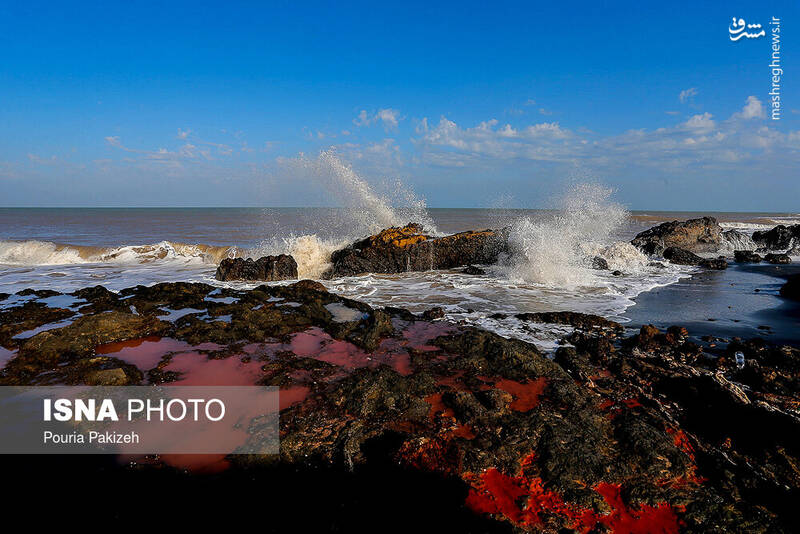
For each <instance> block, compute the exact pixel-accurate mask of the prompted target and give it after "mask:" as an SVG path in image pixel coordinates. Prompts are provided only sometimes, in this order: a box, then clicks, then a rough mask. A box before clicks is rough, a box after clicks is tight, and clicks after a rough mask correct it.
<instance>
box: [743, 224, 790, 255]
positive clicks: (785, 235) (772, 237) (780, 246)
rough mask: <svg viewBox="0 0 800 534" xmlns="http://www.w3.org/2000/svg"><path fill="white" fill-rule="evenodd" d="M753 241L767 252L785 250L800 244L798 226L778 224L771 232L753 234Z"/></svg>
mask: <svg viewBox="0 0 800 534" xmlns="http://www.w3.org/2000/svg"><path fill="white" fill-rule="evenodd" d="M753 241H754V242H755V243H756V244H757V245H758V246H760V247H764V248H765V249H768V250H786V249H788V248H791V247H792V245H793V244H795V245H796V244H800V224H793V225H791V226H786V225H783V224H779V225H778V226H776V227H775V228H772V229H771V230H762V231H757V232H753Z"/></svg>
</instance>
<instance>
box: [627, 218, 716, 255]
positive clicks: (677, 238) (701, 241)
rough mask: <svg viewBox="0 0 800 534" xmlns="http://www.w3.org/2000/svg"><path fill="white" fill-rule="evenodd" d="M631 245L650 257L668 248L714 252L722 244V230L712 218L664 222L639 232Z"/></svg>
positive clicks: (694, 251)
mask: <svg viewBox="0 0 800 534" xmlns="http://www.w3.org/2000/svg"><path fill="white" fill-rule="evenodd" d="M631 244H633V245H634V246H635V247H637V248H639V249H640V250H641V251H642V252H644V253H645V254H650V255H660V254H662V253H663V252H664V249H666V248H668V247H677V248H681V249H684V250H687V251H689V252H693V253H697V252H716V251H717V250H719V248H720V246H721V244H722V228H720V226H719V224H718V223H717V220H716V219H715V218H713V217H701V218H699V219H690V220H688V221H683V222H680V221H672V222H666V223H662V224H659V225H658V226H654V227H653V228H650V229H649V230H645V231H644V232H641V233H640V234H638V235H637V236H636V237H635V238H634V239H633V240H632V241H631Z"/></svg>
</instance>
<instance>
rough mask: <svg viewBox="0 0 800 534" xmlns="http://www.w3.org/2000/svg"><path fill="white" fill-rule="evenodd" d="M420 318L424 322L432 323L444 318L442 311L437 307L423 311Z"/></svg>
mask: <svg viewBox="0 0 800 534" xmlns="http://www.w3.org/2000/svg"><path fill="white" fill-rule="evenodd" d="M422 318H423V319H425V320H426V321H433V320H434V319H442V318H444V309H442V308H441V307H439V306H436V307H435V308H430V309H429V310H425V311H424V312H422Z"/></svg>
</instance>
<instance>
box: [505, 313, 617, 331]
mask: <svg viewBox="0 0 800 534" xmlns="http://www.w3.org/2000/svg"><path fill="white" fill-rule="evenodd" d="M514 317H516V318H517V319H519V320H520V321H526V322H531V323H551V324H565V325H569V326H574V327H575V328H579V329H581V330H587V331H590V330H595V329H609V330H614V331H621V330H622V325H621V324H619V323H617V322H615V321H611V320H609V319H606V318H605V317H600V316H599V315H592V314H590V313H578V312H567V311H562V312H538V313H518V314H516V315H515V316H514Z"/></svg>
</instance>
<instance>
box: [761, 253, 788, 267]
mask: <svg viewBox="0 0 800 534" xmlns="http://www.w3.org/2000/svg"><path fill="white" fill-rule="evenodd" d="M764 261H766V262H767V263H772V264H775V265H787V264H789V263H792V258H790V257H789V255H788V254H767V255H766V256H764Z"/></svg>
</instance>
